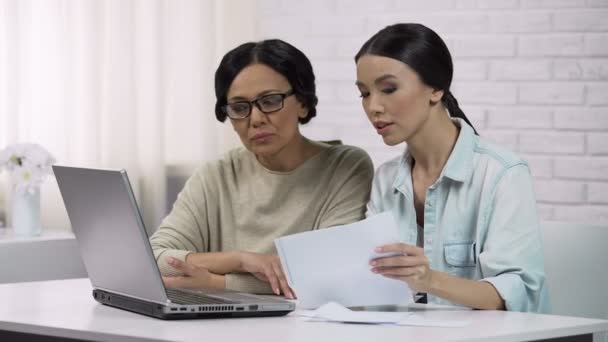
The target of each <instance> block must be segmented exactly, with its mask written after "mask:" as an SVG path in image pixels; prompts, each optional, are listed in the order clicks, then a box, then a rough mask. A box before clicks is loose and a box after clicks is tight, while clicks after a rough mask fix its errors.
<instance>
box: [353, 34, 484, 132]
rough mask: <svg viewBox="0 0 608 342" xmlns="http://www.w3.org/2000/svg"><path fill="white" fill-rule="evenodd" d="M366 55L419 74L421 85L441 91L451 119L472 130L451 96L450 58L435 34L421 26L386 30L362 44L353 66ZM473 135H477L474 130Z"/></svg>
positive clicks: (448, 52)
mask: <svg viewBox="0 0 608 342" xmlns="http://www.w3.org/2000/svg"><path fill="white" fill-rule="evenodd" d="M367 54H370V55H377V56H382V57H388V58H392V59H396V60H398V61H401V62H403V63H405V64H407V65H408V66H409V67H410V68H412V69H414V71H416V73H418V75H419V76H420V78H421V79H422V82H424V83H425V84H427V85H429V86H431V87H433V88H435V89H440V90H443V91H444V93H443V97H442V98H441V101H442V102H443V104H444V105H445V106H446V108H447V109H448V112H449V113H450V115H451V116H452V117H456V118H461V119H463V120H464V121H465V122H466V123H467V124H469V125H470V126H471V127H473V125H472V124H471V122H470V121H469V119H468V118H467V117H466V115H464V112H463V111H462V109H460V107H459V106H458V101H456V98H455V97H454V95H453V94H452V93H451V92H450V85H451V84H452V76H453V73H454V66H453V64H452V56H451V55H450V51H449V50H448V47H447V46H446V45H445V43H444V42H443V40H442V39H441V37H439V35H438V34H437V33H435V31H433V30H431V29H430V28H428V27H426V26H424V25H421V24H395V25H391V26H387V27H385V28H383V29H382V30H380V31H379V32H378V33H376V34H375V35H373V36H372V37H371V38H370V39H369V40H368V41H366V42H365V44H363V46H362V47H361V49H360V50H359V52H358V53H357V55H356V56H355V63H356V62H357V61H358V60H359V58H361V57H362V56H364V55H367ZM473 131H475V134H477V131H476V130H475V127H473Z"/></svg>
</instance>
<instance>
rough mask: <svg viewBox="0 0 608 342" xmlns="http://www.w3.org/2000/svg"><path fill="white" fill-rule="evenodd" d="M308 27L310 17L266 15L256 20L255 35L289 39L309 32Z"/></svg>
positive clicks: (261, 37)
mask: <svg viewBox="0 0 608 342" xmlns="http://www.w3.org/2000/svg"><path fill="white" fill-rule="evenodd" d="M310 27H311V24H310V17H305V16H294V15H292V16H266V17H264V19H263V20H258V22H257V35H258V37H259V38H260V39H267V38H283V39H286V40H289V37H291V36H294V35H305V34H307V33H308V32H310ZM287 29H288V30H287Z"/></svg>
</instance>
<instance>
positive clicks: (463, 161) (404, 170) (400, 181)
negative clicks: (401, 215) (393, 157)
mask: <svg viewBox="0 0 608 342" xmlns="http://www.w3.org/2000/svg"><path fill="white" fill-rule="evenodd" d="M452 121H454V123H455V124H456V125H457V126H459V127H460V133H459V134H458V139H456V144H455V145H454V149H453V150H452V153H451V154H450V157H449V158H448V161H447V162H446V164H445V166H444V167H443V171H441V175H440V176H439V179H437V183H438V182H439V181H440V180H441V179H442V178H443V177H446V178H449V179H451V180H454V181H456V182H461V183H462V182H465V181H466V180H468V179H469V178H470V177H471V176H472V174H473V155H474V151H475V145H476V141H477V136H476V135H475V133H474V132H473V129H472V128H471V126H469V125H468V124H467V123H466V122H465V121H464V120H462V119H459V118H452ZM393 187H394V188H395V189H396V190H398V191H400V192H401V193H403V194H406V195H409V194H412V191H413V190H412V156H411V154H410V153H409V150H407V149H406V151H405V153H404V154H403V156H402V157H401V160H400V162H399V171H398V172H397V176H396V177H395V181H394V182H393Z"/></svg>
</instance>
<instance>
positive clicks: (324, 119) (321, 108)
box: [313, 102, 372, 129]
mask: <svg viewBox="0 0 608 342" xmlns="http://www.w3.org/2000/svg"><path fill="white" fill-rule="evenodd" d="M313 120H314V121H315V123H320V124H322V125H337V126H339V125H342V124H344V125H350V126H357V125H358V126H360V127H366V128H368V126H369V129H372V126H371V124H370V123H369V121H368V119H367V116H366V115H365V111H364V110H363V106H361V104H360V103H353V104H348V105H332V104H325V103H323V102H319V105H318V106H317V116H316V117H315V118H314V119H313Z"/></svg>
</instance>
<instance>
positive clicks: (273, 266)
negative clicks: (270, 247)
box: [239, 252, 296, 299]
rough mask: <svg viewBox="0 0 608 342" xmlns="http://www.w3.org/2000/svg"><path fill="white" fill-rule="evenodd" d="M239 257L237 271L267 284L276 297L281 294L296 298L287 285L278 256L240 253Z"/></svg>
mask: <svg viewBox="0 0 608 342" xmlns="http://www.w3.org/2000/svg"><path fill="white" fill-rule="evenodd" d="M239 255H240V262H239V271H241V272H248V273H251V274H253V275H254V276H255V277H256V278H258V279H260V280H262V281H265V282H267V283H269V284H270V287H271V288H272V291H273V292H274V293H275V294H277V295H279V294H281V293H283V294H284V295H285V297H287V298H289V299H295V298H296V296H295V294H294V292H293V290H292V289H291V288H290V287H289V285H288V284H287V278H286V277H285V274H284V273H283V268H282V267H281V260H280V259H279V257H278V256H276V255H263V254H258V253H250V252H241V253H239Z"/></svg>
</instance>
